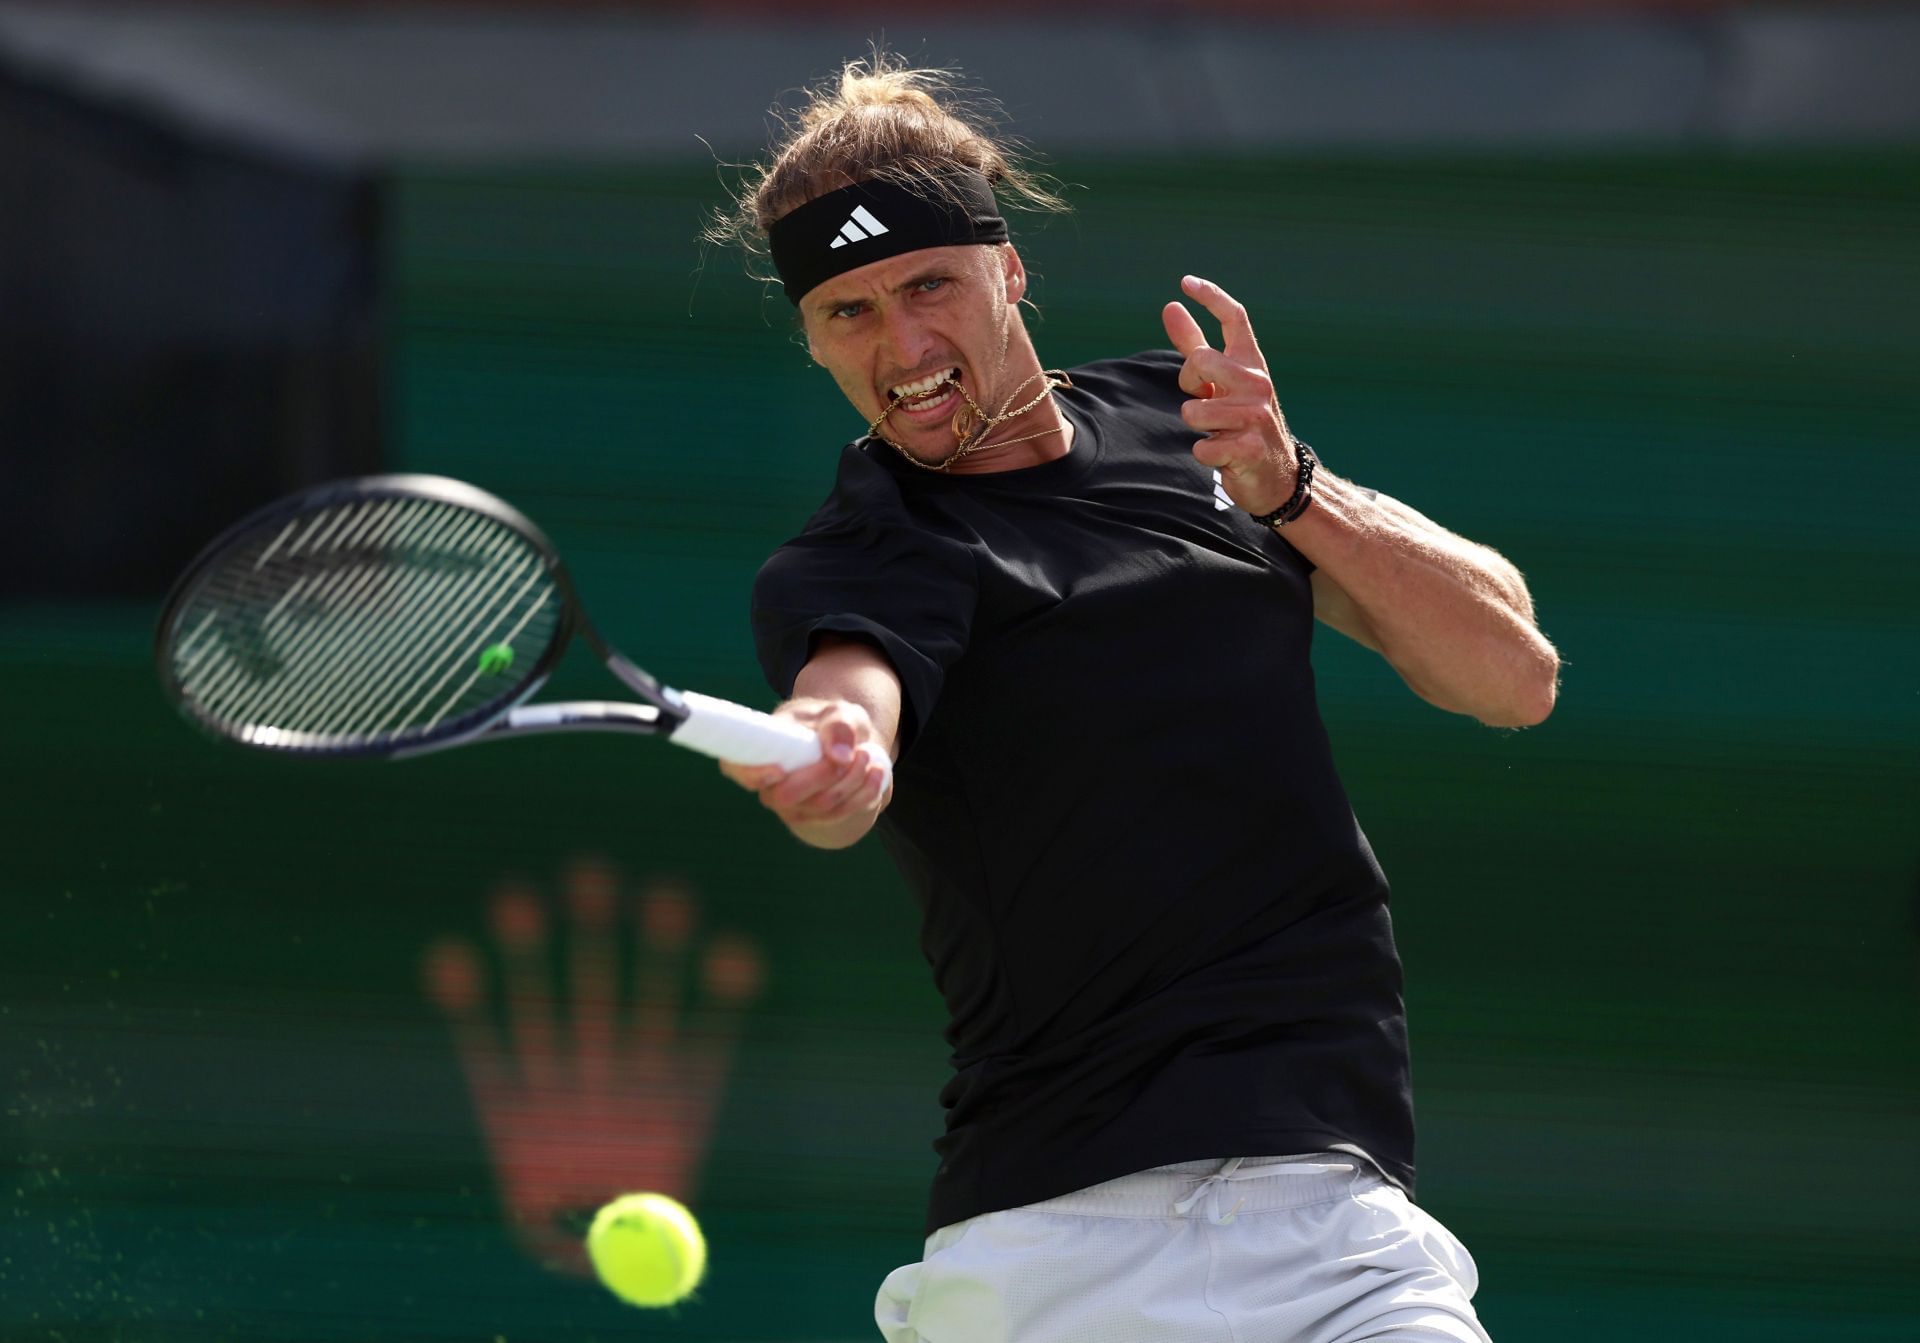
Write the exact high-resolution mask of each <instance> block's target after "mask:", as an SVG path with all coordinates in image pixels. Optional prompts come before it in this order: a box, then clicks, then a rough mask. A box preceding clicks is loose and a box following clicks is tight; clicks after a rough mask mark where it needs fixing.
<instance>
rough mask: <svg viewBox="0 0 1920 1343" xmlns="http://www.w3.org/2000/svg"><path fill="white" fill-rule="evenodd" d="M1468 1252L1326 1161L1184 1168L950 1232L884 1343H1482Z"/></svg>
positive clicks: (909, 1274)
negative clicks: (1447, 1342) (1364, 1342)
mask: <svg viewBox="0 0 1920 1343" xmlns="http://www.w3.org/2000/svg"><path fill="white" fill-rule="evenodd" d="M1479 1283H1480V1275H1479V1271H1478V1270H1477V1269H1475V1267H1474V1264H1473V1258H1472V1256H1471V1255H1469V1254H1468V1253H1467V1250H1466V1247H1465V1246H1463V1245H1462V1244H1461V1243H1460V1242H1459V1241H1458V1240H1456V1239H1454V1236H1453V1233H1452V1232H1450V1231H1448V1230H1447V1229H1446V1228H1445V1227H1444V1226H1442V1225H1440V1223H1439V1222H1438V1221H1436V1220H1435V1219H1434V1218H1432V1217H1430V1216H1428V1215H1427V1214H1426V1213H1425V1212H1423V1211H1421V1210H1420V1209H1419V1208H1417V1207H1415V1206H1414V1205H1413V1204H1412V1203H1411V1202H1410V1201H1409V1200H1408V1198H1407V1196H1406V1195H1405V1194H1403V1193H1401V1192H1400V1190H1399V1189H1398V1188H1396V1187H1395V1186H1393V1185H1391V1184H1389V1183H1388V1182H1387V1181H1386V1180H1385V1179H1384V1178H1382V1177H1381V1175H1380V1173H1379V1172H1378V1171H1376V1170H1375V1169H1374V1168H1373V1167H1372V1166H1370V1165H1368V1164H1367V1163H1366V1162H1364V1161H1361V1160H1360V1159H1358V1158H1357V1157H1353V1156H1348V1155H1346V1154H1345V1153H1341V1152H1321V1153H1316V1154H1314V1155H1311V1156H1291V1157H1247V1158H1235V1159H1233V1160H1229V1161H1218V1160H1215V1161H1184V1162H1181V1163H1179V1164H1177V1165H1172V1166H1159V1167H1156V1168H1154V1169H1153V1170H1147V1171H1141V1172H1139V1173H1138V1174H1136V1175H1128V1176H1123V1177H1122V1178H1120V1179H1118V1180H1109V1181H1108V1182H1107V1183H1105V1184H1099V1185H1095V1186H1093V1187H1092V1188H1090V1189H1082V1190H1079V1191H1078V1192H1076V1193H1072V1194H1065V1195H1062V1196H1061V1197H1059V1198H1054V1199H1048V1200H1047V1201H1046V1202H1044V1203H1035V1204H1031V1205H1029V1206H1027V1207H1024V1208H1009V1209H1007V1210H1006V1211H1004V1212H991V1213H986V1214H983V1215H982V1216H979V1217H973V1218H969V1219H968V1220H966V1221H964V1222H956V1223H955V1224H954V1225H952V1226H946V1227H942V1228H940V1230H938V1231H936V1232H934V1233H933V1235H931V1236H929V1237H927V1247H926V1258H925V1259H923V1260H922V1261H921V1262H920V1263H917V1264H907V1265H906V1266H904V1267H902V1268H897V1269H895V1270H894V1271H893V1272H892V1273H890V1274H888V1275H887V1280H886V1282H885V1283H883V1284H881V1287H880V1294H879V1296H878V1298H877V1299H876V1300H875V1302H874V1319H875V1320H876V1322H877V1323H878V1324H879V1326H880V1332H881V1334H883V1335H884V1336H885V1337H886V1339H887V1343H1360V1341H1361V1340H1363V1339H1365V1340H1370V1341H1371V1343H1389V1341H1390V1343H1439V1341H1440V1340H1455V1341H1456V1343H1489V1340H1488V1338H1487V1334H1486V1331H1485V1330H1484V1329H1482V1328H1481V1327H1480V1321H1479V1320H1478V1319H1477V1318H1476V1317H1475V1315H1474V1313H1473V1293H1474V1290H1475V1288H1477V1287H1478V1286H1479Z"/></svg>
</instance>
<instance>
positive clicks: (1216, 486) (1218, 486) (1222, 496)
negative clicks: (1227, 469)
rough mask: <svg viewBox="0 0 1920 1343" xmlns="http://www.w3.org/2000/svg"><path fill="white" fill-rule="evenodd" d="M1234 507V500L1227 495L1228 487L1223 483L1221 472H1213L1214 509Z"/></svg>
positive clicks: (1217, 511) (1216, 510)
mask: <svg viewBox="0 0 1920 1343" xmlns="http://www.w3.org/2000/svg"><path fill="white" fill-rule="evenodd" d="M1232 507H1233V500H1232V499H1230V498H1228V497H1227V487H1226V486H1225V485H1224V484H1222V483H1221V480H1220V473H1219V472H1218V471H1215V472H1214V473H1213V511H1214V512H1216V513H1220V512H1224V511H1225V510H1227V509H1229V508H1232Z"/></svg>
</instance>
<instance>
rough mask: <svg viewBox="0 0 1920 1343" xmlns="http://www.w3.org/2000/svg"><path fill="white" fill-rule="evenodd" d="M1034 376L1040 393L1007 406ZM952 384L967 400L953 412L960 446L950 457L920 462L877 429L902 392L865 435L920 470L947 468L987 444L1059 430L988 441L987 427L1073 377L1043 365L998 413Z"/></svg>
mask: <svg viewBox="0 0 1920 1343" xmlns="http://www.w3.org/2000/svg"><path fill="white" fill-rule="evenodd" d="M1034 378H1039V379H1041V385H1040V394H1039V395H1038V396H1036V397H1034V398H1033V400H1031V401H1029V402H1027V404H1026V405H1024V406H1022V407H1020V409H1018V410H1008V409H1007V407H1008V406H1011V405H1012V404H1013V398H1014V397H1016V396H1018V395H1020V393H1022V392H1024V391H1026V390H1027V388H1029V387H1031V386H1032V385H1033V380H1034ZM953 385H954V388H955V389H956V390H957V391H958V392H959V393H960V399H961V400H963V401H965V402H966V403H967V404H966V406H965V407H964V408H963V409H961V410H958V411H956V412H954V416H953V436H954V437H955V438H957V439H959V440H960V447H959V449H958V450H957V451H955V452H954V454H953V455H952V456H951V457H949V458H947V459H946V460H945V461H943V462H923V461H921V460H920V459H919V458H918V457H916V456H914V455H913V454H912V453H911V452H908V451H907V449H906V447H905V445H903V444H900V443H896V442H894V441H893V440H892V439H890V438H888V437H887V436H886V435H885V434H883V433H881V432H880V426H881V425H883V424H885V423H886V422H887V416H889V415H891V414H893V412H894V411H895V410H897V409H898V408H899V407H900V405H901V404H902V403H903V402H905V401H906V400H907V398H906V397H904V396H896V397H894V398H893V400H891V401H889V402H888V403H887V408H886V409H885V410H883V411H881V412H880V414H879V415H878V416H877V417H875V419H874V421H873V423H872V424H870V425H868V426H867V435H868V437H870V438H877V439H879V440H880V441H881V442H882V443H885V444H886V445H887V446H888V447H890V448H892V449H893V450H894V451H895V452H897V453H899V454H900V455H901V456H902V457H905V458H906V459H907V460H908V461H910V462H912V463H913V464H914V465H915V466H917V467H919V468H920V469H921V470H922V471H946V470H949V469H951V468H952V466H953V464H954V463H955V462H957V461H959V460H960V459H961V458H962V457H967V456H971V455H972V454H973V453H976V452H979V451H980V450H981V449H983V448H990V447H991V448H1005V447H1010V446H1011V445H1013V444H1015V443H1025V442H1027V441H1028V440H1029V439H1035V438H1045V437H1046V436H1047V435H1048V434H1057V433H1059V432H1060V426H1059V425H1055V426H1054V427H1053V428H1051V429H1042V430H1040V431H1039V432H1038V433H1033V434H1022V435H1021V436H1020V437H1019V438H1003V439H1001V440H1000V441H999V442H997V443H989V442H987V434H988V433H989V431H991V430H992V429H993V427H994V426H995V425H1000V424H1005V423H1006V422H1007V421H1008V420H1017V419H1019V418H1020V417H1021V416H1022V415H1025V414H1026V413H1027V412H1028V411H1030V410H1032V409H1033V408H1034V407H1035V406H1037V405H1039V404H1040V403H1041V402H1042V401H1045V400H1046V399H1047V398H1048V397H1050V396H1052V395H1053V389H1054V388H1056V387H1071V386H1073V381H1072V379H1070V378H1068V377H1067V375H1066V374H1065V373H1064V372H1063V371H1062V370H1060V369H1057V368H1049V369H1044V370H1042V371H1041V372H1039V373H1036V374H1034V375H1033V378H1028V379H1027V380H1026V381H1025V382H1023V383H1021V384H1020V385H1019V386H1018V387H1016V388H1014V389H1013V392H1012V393H1011V395H1009V396H1008V397H1007V399H1006V400H1005V401H1003V402H1001V403H1000V412H999V414H997V415H989V414H987V413H986V412H985V411H983V410H981V409H980V403H979V402H977V401H975V400H974V399H973V396H972V394H971V393H970V392H968V391H967V385H966V384H965V383H964V382H957V381H956V382H955V383H954V384H953Z"/></svg>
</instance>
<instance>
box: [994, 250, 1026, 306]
mask: <svg viewBox="0 0 1920 1343" xmlns="http://www.w3.org/2000/svg"><path fill="white" fill-rule="evenodd" d="M1000 265H1001V272H1002V274H1003V275H1004V276H1005V277H1006V282H1007V302H1009V303H1018V302H1019V301H1020V300H1021V299H1023V298H1025V297H1026V296H1027V268H1026V265H1025V264H1024V263H1023V262H1022V261H1021V260H1020V254H1019V253H1018V252H1016V251H1014V249H1013V244H1012V243H1008V244H1007V245H1006V246H1005V247H1003V248H1001V249H1000Z"/></svg>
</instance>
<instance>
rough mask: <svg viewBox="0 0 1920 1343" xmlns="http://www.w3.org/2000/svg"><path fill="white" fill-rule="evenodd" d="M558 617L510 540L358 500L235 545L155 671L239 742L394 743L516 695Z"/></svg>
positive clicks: (496, 531)
mask: <svg viewBox="0 0 1920 1343" xmlns="http://www.w3.org/2000/svg"><path fill="white" fill-rule="evenodd" d="M562 618H563V607H562V599H561V596H560V593H559V590H558V588H557V585H556V584H555V582H554V580H553V578H552V577H551V575H550V574H549V572H548V568H547V561H546V557H545V555H544V553H543V552H542V551H541V550H540V548H539V547H537V546H536V545H534V544H533V543H532V542H531V541H529V540H528V539H527V538H526V537H524V536H522V535H521V534H520V533H519V532H518V531H516V530H514V529H513V528H511V527H509V526H507V525H506V524H504V523H501V522H499V521H496V520H495V519H493V518H491V517H488V516H486V515H484V514H480V513H475V512H473V511H471V510H468V509H464V508H460V507H457V506H454V505H450V504H445V503H442V502H440V501H437V500H429V499H420V498H382V499H370V500H369V499H361V500H355V501H351V502H348V503H342V504H338V505H334V506H331V507H323V508H320V509H318V510H315V512H314V513H313V514H312V515H310V516H309V515H303V516H301V517H299V518H295V519H293V520H291V521H289V522H287V523H285V524H283V525H280V526H278V527H277V528H275V529H274V530H273V531H272V532H271V533H268V532H265V531H263V532H262V533H261V535H260V536H258V537H257V538H254V539H253V540H252V541H251V542H247V541H244V540H243V541H242V542H240V543H237V544H236V545H235V547H234V548H233V549H232V550H231V551H230V552H229V553H228V555H227V556H226V557H225V558H224V560H223V561H222V562H221V563H219V564H218V565H217V566H216V567H215V568H214V569H213V570H212V571H211V572H210V573H209V574H208V575H206V576H205V577H204V578H203V579H202V581H201V583H200V584H199V586H198V588H197V590H196V591H195V592H194V593H193V595H192V596H191V597H190V598H189V600H188V601H187V602H186V603H185V604H184V605H183V606H182V608H181V611H180V614H179V616H178V617H177V618H176V620H175V622H174V626H173V627H174V628H176V629H179V630H183V631H185V634H184V635H183V636H182V637H180V638H179V639H178V640H177V642H176V644H175V645H174V648H173V650H172V652H171V654H170V665H171V667H172V669H173V674H174V678H175V681H176V683H177V685H178V686H179V689H180V692H181V694H182V696H183V698H184V699H185V700H186V701H187V702H188V703H189V704H190V705H192V706H193V707H194V708H195V709H196V711H198V712H199V713H201V714H202V715H204V716H206V717H208V718H209V719H212V720H213V721H215V722H216V723H218V724H219V725H221V726H222V727H223V729H224V730H228V731H237V732H238V734H239V735H242V736H255V737H260V738H263V739H268V738H277V737H278V735H279V734H283V733H284V734H299V735H301V736H304V737H307V738H311V739H314V741H315V744H326V745H338V744H347V743H350V742H357V741H367V740H372V739H380V738H387V739H403V738H405V737H407V736H410V735H415V734H420V733H426V732H429V731H431V730H433V729H435V728H439V727H441V726H442V725H444V724H448V723H458V722H459V721H461V720H463V719H465V718H466V717H468V716H469V715H475V714H482V713H490V712H492V711H493V710H494V709H495V708H497V707H499V706H501V705H502V703H503V701H507V700H510V698H512V697H514V696H516V695H517V693H518V691H519V688H520V687H521V686H522V685H523V684H524V683H525V681H526V678H527V675H528V673H529V672H531V671H532V670H533V669H534V667H536V666H537V665H538V663H539V662H540V659H541V657H542V655H543V654H544V653H545V651H546V650H547V648H548V647H549V646H550V645H551V643H552V641H553V639H554V637H555V635H556V633H557V632H558V628H559V625H560V622H561V620H562Z"/></svg>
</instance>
